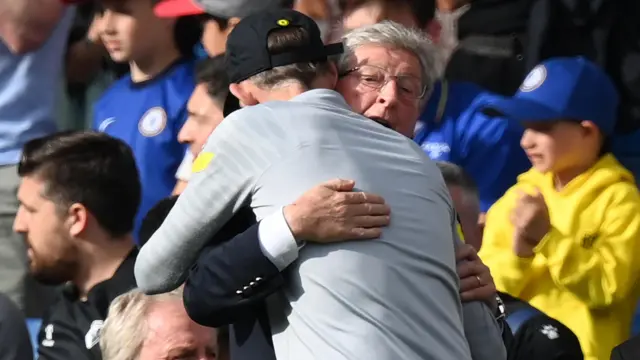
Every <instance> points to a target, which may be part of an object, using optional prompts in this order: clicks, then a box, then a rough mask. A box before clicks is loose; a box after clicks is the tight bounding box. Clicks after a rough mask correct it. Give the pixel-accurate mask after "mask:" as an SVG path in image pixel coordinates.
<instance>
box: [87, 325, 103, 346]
mask: <svg viewBox="0 0 640 360" xmlns="http://www.w3.org/2000/svg"><path fill="white" fill-rule="evenodd" d="M103 326H104V321H102V320H94V321H93V322H92V323H91V326H90V327H89V331H87V335H85V336H84V344H85V345H86V346H87V349H91V348H92V347H94V346H96V345H97V344H98V343H99V342H100V331H101V330H102V327H103Z"/></svg>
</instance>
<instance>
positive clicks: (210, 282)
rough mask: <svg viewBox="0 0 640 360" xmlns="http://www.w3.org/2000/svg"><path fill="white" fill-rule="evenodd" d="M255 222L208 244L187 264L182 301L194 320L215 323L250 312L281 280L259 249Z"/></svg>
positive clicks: (280, 283) (233, 320) (227, 321)
mask: <svg viewBox="0 0 640 360" xmlns="http://www.w3.org/2000/svg"><path fill="white" fill-rule="evenodd" d="M258 226H259V224H254V225H252V226H251V227H249V228H248V229H247V230H245V231H244V232H242V233H240V234H238V235H235V236H234V237H233V238H232V239H231V240H229V241H225V242H222V243H216V244H214V245H209V246H208V247H206V248H205V250H204V251H203V252H202V253H201V254H200V257H199V258H198V260H197V262H196V263H195V264H194V265H193V266H192V267H191V269H190V271H189V275H188V277H187V281H186V282H185V286H184V305H185V308H186V309H187V313H188V314H189V316H190V317H191V318H192V319H193V320H194V321H195V322H197V323H199V324H201V325H204V326H210V327H219V326H223V325H228V324H232V323H234V322H237V321H238V320H240V319H242V318H244V317H250V316H253V314H254V310H255V309H256V307H257V305H261V304H262V302H263V301H264V299H265V298H266V297H267V296H269V295H270V294H272V293H273V292H275V291H276V290H278V289H279V288H280V287H281V286H282V284H283V283H284V279H283V277H282V275H281V274H280V272H279V271H278V269H277V268H276V266H275V265H274V264H273V263H271V261H270V260H269V259H268V258H267V257H265V256H264V255H263V253H262V250H261V249H260V242H259V239H258Z"/></svg>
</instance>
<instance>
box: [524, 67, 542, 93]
mask: <svg viewBox="0 0 640 360" xmlns="http://www.w3.org/2000/svg"><path fill="white" fill-rule="evenodd" d="M546 79H547V68H546V67H545V66H544V65H538V66H536V67H534V68H533V70H531V72H529V75H527V77H526V78H525V79H524V81H523V82H522V85H520V91H522V92H529V91H533V90H535V89H537V88H539V87H540V85H542V84H543V83H544V81H545V80H546Z"/></svg>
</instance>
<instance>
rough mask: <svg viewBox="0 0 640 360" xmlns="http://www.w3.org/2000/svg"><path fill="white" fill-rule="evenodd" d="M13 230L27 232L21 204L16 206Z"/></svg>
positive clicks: (18, 232) (20, 232)
mask: <svg viewBox="0 0 640 360" xmlns="http://www.w3.org/2000/svg"><path fill="white" fill-rule="evenodd" d="M13 231H14V232H15V233H17V234H24V233H26V232H27V222H26V219H25V214H24V210H23V209H22V206H21V207H20V208H18V213H17V214H16V218H15V219H14V220H13Z"/></svg>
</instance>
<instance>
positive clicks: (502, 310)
mask: <svg viewBox="0 0 640 360" xmlns="http://www.w3.org/2000/svg"><path fill="white" fill-rule="evenodd" d="M496 305H497V308H496V309H495V310H494V314H493V316H494V317H495V318H496V320H498V321H500V320H503V319H504V318H506V317H507V309H506V307H505V306H504V301H502V299H501V298H500V295H496Z"/></svg>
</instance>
